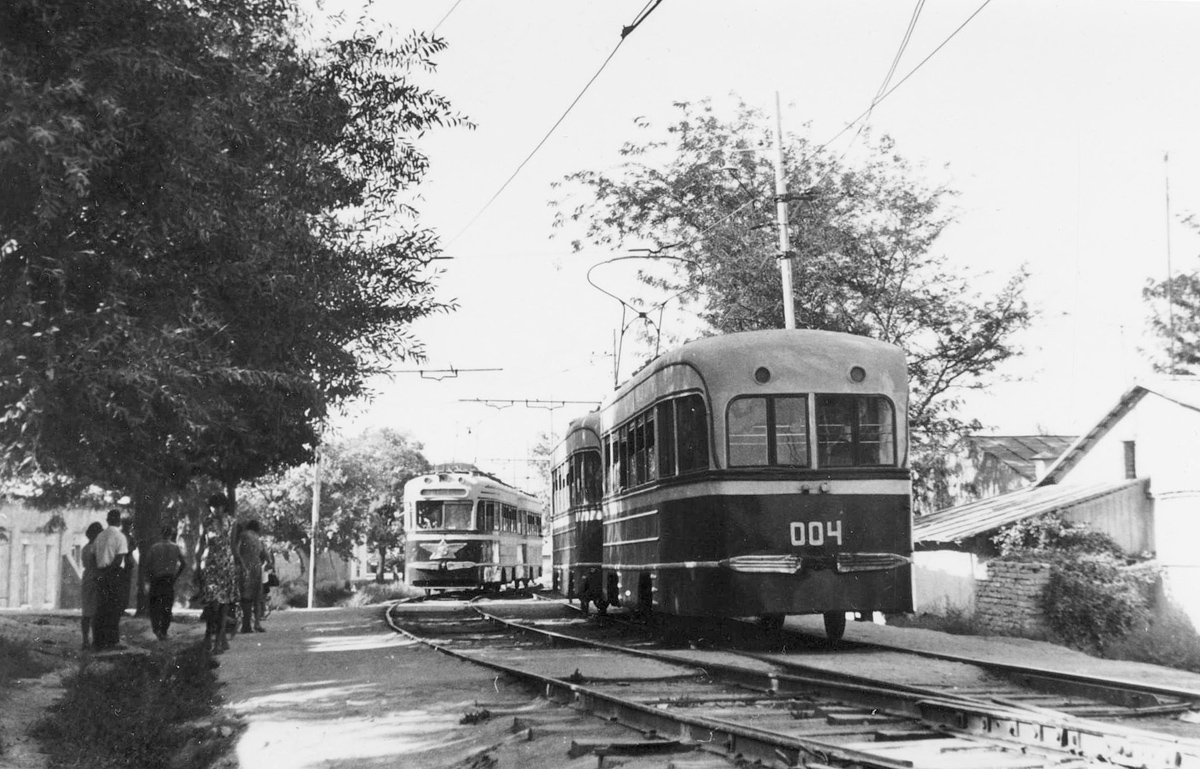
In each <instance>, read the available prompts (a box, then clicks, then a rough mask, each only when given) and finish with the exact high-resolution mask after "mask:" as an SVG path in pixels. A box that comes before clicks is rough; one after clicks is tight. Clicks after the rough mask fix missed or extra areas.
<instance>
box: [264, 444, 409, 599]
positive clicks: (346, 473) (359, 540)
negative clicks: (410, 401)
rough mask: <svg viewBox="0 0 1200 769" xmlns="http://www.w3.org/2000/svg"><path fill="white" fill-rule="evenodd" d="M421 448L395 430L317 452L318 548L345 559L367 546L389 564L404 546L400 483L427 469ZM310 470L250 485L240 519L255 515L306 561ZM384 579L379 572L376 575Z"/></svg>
mask: <svg viewBox="0 0 1200 769" xmlns="http://www.w3.org/2000/svg"><path fill="white" fill-rule="evenodd" d="M421 450H422V446H421V444H420V443H418V442H415V441H412V440H410V439H409V438H408V437H407V436H405V435H404V434H403V433H399V432H396V431H394V430H389V429H382V430H371V431H368V432H366V433H364V434H362V435H360V436H357V437H354V438H347V439H343V440H335V441H331V442H329V443H328V444H326V445H325V446H324V447H323V448H322V449H321V464H320V473H321V503H320V521H319V523H318V526H317V532H318V541H317V546H318V548H319V549H321V550H330V551H333V552H335V553H337V554H338V555H341V556H343V557H349V556H350V555H351V554H352V553H353V551H354V548H355V547H356V546H357V545H362V544H365V545H367V547H368V548H370V549H371V550H372V551H374V552H375V553H377V554H379V555H380V557H381V561H382V563H384V565H385V566H386V565H387V563H388V561H389V560H395V559H398V558H399V557H400V554H401V552H402V549H403V545H404V527H403V516H402V510H403V507H402V504H401V502H402V498H403V494H404V484H405V483H407V482H408V481H409V480H411V479H413V478H415V477H416V476H418V475H422V474H424V473H426V472H428V471H429V462H428V460H426V458H425V455H424V454H423V453H422V451H421ZM312 480H313V469H312V467H311V466H307V465H305V466H300V467H295V468H291V469H289V470H286V471H284V472H281V473H278V474H276V475H274V476H270V477H267V478H264V479H262V480H260V481H258V482H256V483H254V484H253V485H251V486H249V487H247V493H245V494H243V497H242V506H241V509H242V516H243V517H247V518H250V517H254V518H258V519H259V520H260V521H261V522H262V524H263V530H264V531H265V532H266V533H267V534H269V535H270V536H272V537H273V538H274V540H275V541H277V542H283V543H286V544H287V545H288V546H289V547H290V548H291V549H293V550H295V551H296V552H298V553H300V554H301V557H302V558H303V557H307V554H308V551H309V542H310V538H309V532H310V528H311V521H312V500H313V491H312ZM380 576H381V573H380Z"/></svg>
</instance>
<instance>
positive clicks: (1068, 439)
mask: <svg viewBox="0 0 1200 769" xmlns="http://www.w3.org/2000/svg"><path fill="white" fill-rule="evenodd" d="M1074 441H1075V436H1065V435H969V436H967V437H966V438H964V439H963V440H962V441H961V442H960V444H959V445H958V446H957V448H956V450H955V451H953V452H952V453H951V455H950V456H949V457H947V469H948V472H947V481H948V482H947V489H946V492H945V499H944V500H943V501H942V503H941V506H942V507H953V506H957V505H960V504H966V503H967V502H973V501H975V500H977V499H986V498H988V497H995V496H998V495H1000V494H1005V493H1007V492H1010V491H1016V490H1017V489H1023V488H1025V487H1027V486H1032V485H1033V484H1034V483H1035V482H1037V480H1038V479H1039V478H1041V477H1042V476H1043V475H1044V474H1045V472H1046V468H1047V467H1049V466H1050V464H1051V463H1052V462H1054V460H1056V459H1058V457H1059V456H1061V455H1062V453H1063V452H1064V451H1066V450H1067V448H1068V447H1070V445H1071V444H1072V443H1074Z"/></svg>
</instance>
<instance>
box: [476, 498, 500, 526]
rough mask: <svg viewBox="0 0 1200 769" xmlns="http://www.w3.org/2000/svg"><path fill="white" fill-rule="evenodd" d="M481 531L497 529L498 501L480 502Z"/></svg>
mask: <svg viewBox="0 0 1200 769" xmlns="http://www.w3.org/2000/svg"><path fill="white" fill-rule="evenodd" d="M478 528H479V531H495V530H496V503H495V502H480V503H479V526H478Z"/></svg>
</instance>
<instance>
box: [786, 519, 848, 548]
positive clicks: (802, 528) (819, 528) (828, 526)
mask: <svg viewBox="0 0 1200 769" xmlns="http://www.w3.org/2000/svg"><path fill="white" fill-rule="evenodd" d="M827 541H832V542H837V543H838V544H839V545H841V544H842V522H841V521H792V544H793V545H823V544H825V543H826V542H827Z"/></svg>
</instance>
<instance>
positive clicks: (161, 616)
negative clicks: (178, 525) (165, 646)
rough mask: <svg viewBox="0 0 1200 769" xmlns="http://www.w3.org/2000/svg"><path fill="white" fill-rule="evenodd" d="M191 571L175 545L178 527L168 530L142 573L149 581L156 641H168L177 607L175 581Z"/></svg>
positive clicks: (148, 602) (148, 605) (151, 551)
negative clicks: (173, 611)
mask: <svg viewBox="0 0 1200 769" xmlns="http://www.w3.org/2000/svg"><path fill="white" fill-rule="evenodd" d="M186 568H187V561H186V560H185V559H184V557H183V550H181V549H180V548H179V545H177V544H176V543H175V527H174V526H164V527H163V529H162V532H161V539H159V541H158V542H155V543H154V544H153V545H151V546H150V549H149V550H148V551H146V563H145V564H143V565H142V572H143V573H144V574H145V577H144V579H145V581H146V608H147V610H148V611H149V613H150V628H151V629H152V630H153V631H154V637H155V638H157V639H158V640H160V641H165V640H167V631H168V630H170V628H171V614H172V609H173V608H174V606H175V581H176V580H178V579H179V575H180V574H183V571H184V569H186Z"/></svg>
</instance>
